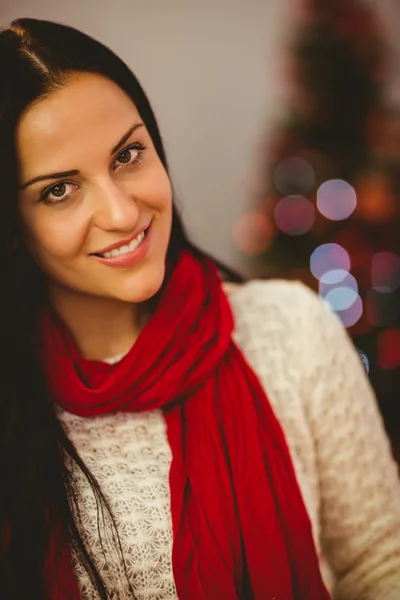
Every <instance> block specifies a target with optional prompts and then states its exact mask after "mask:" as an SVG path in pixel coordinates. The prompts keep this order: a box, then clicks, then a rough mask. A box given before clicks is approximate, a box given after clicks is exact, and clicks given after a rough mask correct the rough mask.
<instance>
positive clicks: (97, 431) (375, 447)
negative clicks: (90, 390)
mask: <svg viewBox="0 0 400 600" xmlns="http://www.w3.org/2000/svg"><path fill="white" fill-rule="evenodd" d="M226 291H227V293H228V296H229V298H230V302H231V305H232V307H233V311H234V314H235V319H236V328H235V334H234V335H235V339H236V341H237V343H238V344H239V346H240V347H241V348H242V351H243V352H244V355H245V356H246V358H247V360H248V362H249V363H250V364H251V366H252V367H253V369H254V370H255V372H256V373H257V374H258V376H259V378H260V380H261V382H262V384H263V385H264V387H265V390H266V392H267V395H268V397H269V399H270V401H271V403H272V405H273V408H274V410H275V412H276V414H277V416H278V418H279V420H280V422H281V424H282V426H283V429H284V431H285V434H286V438H287V442H288V445H289V449H290V451H291V455H292V460H293V463H294V466H295V470H296V474H297V478H298V482H299V485H300V488H301V491H302V494H303V498H304V502H305V504H306V507H307V510H308V514H309V516H310V519H311V523H312V528H313V534H314V539H315V544H316V547H317V550H318V555H319V557H320V565H321V571H322V574H323V577H324V580H325V582H326V585H327V587H328V589H329V590H330V592H331V594H332V596H333V598H335V599H337V600H339V599H340V600H400V483H399V477H398V470H397V466H396V465H395V463H394V460H393V459H392V456H391V452H390V447H389V442H388V439H387V437H386V435H385V432H384V428H383V424H382V419H381V416H380V414H379V411H378V409H377V405H376V401H375V398H374V395H373V392H372V389H371V387H370V384H369V381H368V379H367V376H366V374H365V370H364V367H363V365H362V363H361V361H360V359H359V356H358V355H357V353H356V351H355V350H354V348H353V346H352V344H351V342H350V341H349V339H348V336H347V333H346V332H345V330H344V329H343V328H342V326H341V325H340V323H339V321H338V319H337V318H336V316H335V315H334V314H332V313H331V312H330V311H329V310H328V309H327V308H326V307H325V306H324V305H323V303H322V302H321V301H320V300H319V298H318V297H317V296H316V295H315V294H314V293H313V292H311V291H310V290H309V289H308V288H306V287H305V286H303V285H302V284H300V283H297V282H285V281H268V282H262V281H253V282H250V283H247V284H244V285H238V286H236V285H232V284H227V285H226ZM58 413H59V418H60V419H61V421H62V423H63V426H64V427H65V429H66V431H67V434H68V435H69V437H70V438H71V440H72V441H73V443H74V444H75V446H76V448H77V449H78V451H79V453H80V455H81V456H82V458H83V460H84V461H85V463H86V464H87V466H88V467H89V469H90V470H91V471H92V473H93V474H94V475H95V477H96V478H97V480H98V482H99V484H100V486H101V487H102V489H103V491H104V493H105V495H106V497H107V498H108V500H109V503H110V506H111V508H112V511H113V514H114V516H115V519H116V524H117V527H118V532H119V537H120V540H121V546H122V551H123V556H124V559H125V566H126V573H127V575H128V578H129V580H130V581H131V584H132V586H133V589H134V592H135V597H136V598H137V599H138V600H176V599H177V595H176V590H175V586H174V580H173V573H172V562H171V548H172V529H171V516H170V506H169V501H170V494H169V485H168V472H169V468H170V462H171V451H170V448H169V445H168V441H167V437H166V427H165V422H164V419H163V416H162V413H161V412H160V411H151V412H147V413H142V414H134V413H133V414H132V413H118V414H110V415H102V416H98V417H94V418H81V417H77V416H75V415H72V414H70V413H68V412H65V411H62V410H59V411H58ZM78 482H79V486H80V490H81V493H82V501H81V502H82V519H83V524H84V527H85V531H86V538H87V542H88V544H89V547H90V549H91V553H92V555H93V557H94V559H95V561H96V564H97V565H98V567H99V569H100V571H101V573H102V576H103V578H104V580H105V582H106V583H107V584H108V587H109V588H110V589H112V590H113V595H112V598H120V599H121V600H125V599H127V598H129V593H128V592H127V591H126V588H127V584H126V577H125V576H124V570H123V563H122V561H121V558H120V554H119V553H118V552H117V551H116V545H115V542H113V541H112V540H106V541H105V542H104V544H103V545H105V547H104V548H103V549H102V547H101V544H100V541H99V535H98V517H99V515H98V512H97V507H96V500H95V498H94V497H93V494H92V492H91V489H90V487H89V486H88V484H87V482H86V480H85V479H84V477H83V476H81V475H78ZM99 518H100V517H99ZM100 528H102V525H101V523H100ZM104 530H105V529H104ZM265 544H268V540H265ZM74 567H75V569H76V572H77V576H78V580H79V585H80V588H81V594H82V598H83V599H84V600H86V599H90V600H92V599H94V598H96V595H95V593H94V591H93V588H92V585H91V583H90V581H89V579H88V578H87V576H86V574H85V573H84V571H83V569H82V568H81V566H80V565H79V564H78V563H77V561H76V560H75V561H74ZM282 600H284V599H282Z"/></svg>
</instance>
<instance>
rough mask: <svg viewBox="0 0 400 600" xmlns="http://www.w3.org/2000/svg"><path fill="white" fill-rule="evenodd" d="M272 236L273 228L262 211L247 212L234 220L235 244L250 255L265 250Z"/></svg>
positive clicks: (255, 254)
mask: <svg viewBox="0 0 400 600" xmlns="http://www.w3.org/2000/svg"><path fill="white" fill-rule="evenodd" d="M273 237H274V228H273V226H272V224H271V221H270V220H269V219H268V217H267V216H266V215H265V214H264V213H262V212H249V213H247V214H245V215H243V216H242V217H240V219H238V221H237V222H236V224H235V226H234V230H233V240H234V242H235V244H236V246H237V247H238V248H239V249H240V250H241V251H242V252H244V254H248V255H251V256H257V255H258V254H262V253H263V252H266V251H267V250H268V248H269V247H270V245H271V242H272V239H273Z"/></svg>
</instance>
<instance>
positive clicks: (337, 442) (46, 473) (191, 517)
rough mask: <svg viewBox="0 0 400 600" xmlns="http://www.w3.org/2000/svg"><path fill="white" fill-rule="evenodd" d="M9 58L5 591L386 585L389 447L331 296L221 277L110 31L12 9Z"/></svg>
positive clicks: (390, 591) (384, 593)
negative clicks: (20, 15)
mask: <svg viewBox="0 0 400 600" xmlns="http://www.w3.org/2000/svg"><path fill="white" fill-rule="evenodd" d="M0 64H1V67H0V69H1V72H0V77H1V79H0V80H1V92H0V93H1V100H0V101H1V113H0V115H1V116H0V127H1V131H0V140H1V144H2V147H1V150H0V154H1V157H2V162H1V165H2V166H1V169H2V172H1V181H2V205H3V215H2V220H1V226H2V227H3V231H2V232H1V236H0V239H1V243H2V252H3V256H4V257H5V260H4V261H3V289H6V290H7V294H4V296H3V302H4V308H3V311H4V312H3V314H4V315H6V318H4V319H3V323H2V327H3V330H2V339H3V340H4V343H5V348H6V355H5V357H4V358H3V361H2V369H3V373H2V377H1V385H2V386H3V389H2V394H1V399H2V417H1V438H0V439H1V461H2V462H1V467H2V478H3V487H2V493H1V499H0V503H1V504H0V506H1V513H0V514H1V520H2V524H1V527H2V531H3V535H2V555H1V556H2V558H1V570H0V583H1V588H2V597H4V598H7V600H11V599H16V598H18V599H22V598H23V599H26V598H51V600H53V599H60V598H67V599H68V600H70V599H75V598H76V599H77V598H121V599H126V598H141V599H145V598H146V599H152V600H155V599H164V600H165V599H173V598H174V599H176V598H183V599H190V600H198V599H202V600H204V599H206V600H212V599H214V598H215V599H216V598H219V599H220V598H224V600H225V599H226V600H232V599H239V598H246V599H247V598H254V599H255V600H261V599H262V600H266V599H267V598H268V599H272V598H275V599H276V600H292V599H293V600H294V599H296V600H298V599H301V600H317V599H318V600H319V599H326V598H328V597H329V595H328V592H327V589H326V588H328V589H329V591H330V592H332V593H333V594H335V595H336V596H337V597H338V598H346V599H353V598H354V599H355V598H357V600H360V599H361V598H365V599H368V600H369V599H371V600H372V599H374V600H376V598H379V599H382V600H383V599H385V600H389V599H392V598H393V599H394V598H396V599H398V597H399V592H400V502H399V500H400V487H399V482H398V476H397V469H396V467H395V464H394V462H393V460H392V458H391V455H390V449H389V444H388V441H387V439H386V437H385V433H384V430H383V427H382V423H381V420H380V418H379V413H378V411H377V407H376V404H375V400H374V398H373V394H372V391H371V389H370V386H369V384H368V381H367V379H366V377H365V374H364V372H363V367H362V365H361V363H360V361H359V358H358V357H357V355H356V353H355V352H354V350H353V349H352V346H351V344H350V343H349V341H348V339H347V337H346V334H345V333H344V332H343V330H342V329H341V327H340V325H339V324H338V322H337V320H336V319H335V317H333V316H332V315H331V314H330V313H329V312H327V310H326V309H325V308H324V307H323V305H322V304H321V303H320V301H319V300H318V298H316V297H315V296H314V295H313V294H312V293H311V292H310V291H308V290H307V289H306V288H304V287H303V286H302V285H300V284H298V283H286V282H280V281H276V282H268V283H267V282H264V283H263V282H252V283H248V284H244V285H236V284H233V283H230V284H224V285H223V286H221V283H220V278H219V276H218V273H217V271H216V268H215V267H214V263H213V262H212V261H211V260H210V259H209V258H208V257H207V256H206V255H205V254H204V253H202V252H200V251H199V250H197V249H195V248H194V247H193V246H192V245H191V244H190V243H189V242H188V241H187V239H186V237H185V235H184V232H183V229H182V226H181V224H180V221H179V218H178V215H177V212H176V210H175V207H174V205H173V202H172V191H171V184H170V180H169V176H168V171H167V165H166V159H165V155H164V151H163V147H162V142H161V138H160V134H159V132H158V128H157V124H156V121H155V118H154V115H153V113H152V110H151V108H150V106H149V103H148V101H147V99H146V97H145V95H144V93H143V91H142V89H141V87H140V85H139V84H138V82H137V80H136V79H135V77H134V76H133V75H132V73H131V72H130V71H129V69H128V68H127V67H126V65H125V64H123V63H122V62H121V61H120V60H119V59H118V58H117V57H116V56H115V55H114V54H113V53H112V52H111V51H110V50H109V49H107V48H105V47H104V46H102V45H101V44H99V43H98V42H95V41H94V40H92V39H91V38H89V37H87V36H85V35H84V34H82V33H79V32H77V31H75V30H73V29H70V28H68V27H64V26H61V25H56V24H53V23H48V22H43V21H36V20H32V19H20V20H18V21H15V22H13V23H12V25H11V26H10V27H8V28H6V29H4V30H3V31H2V32H1V33H0ZM233 315H234V319H233ZM234 321H235V325H234ZM232 336H233V338H232ZM272 409H273V410H272ZM275 415H276V416H275ZM321 573H322V575H321Z"/></svg>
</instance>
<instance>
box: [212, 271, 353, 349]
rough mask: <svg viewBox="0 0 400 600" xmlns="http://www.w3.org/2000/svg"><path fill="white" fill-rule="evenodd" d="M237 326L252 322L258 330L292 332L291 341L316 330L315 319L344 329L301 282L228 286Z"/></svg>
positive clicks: (254, 281) (318, 298)
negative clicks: (308, 331) (311, 330)
mask: <svg viewBox="0 0 400 600" xmlns="http://www.w3.org/2000/svg"><path fill="white" fill-rule="evenodd" d="M224 290H225V293H226V294H227V296H228V298H229V302H230V304H231V307H232V310H233V313H234V315H235V320H236V326H237V328H239V329H240V327H241V325H242V324H243V323H244V322H246V323H248V324H249V323H251V324H253V326H254V327H255V328H256V329H257V330H260V328H261V330H262V331H265V330H266V328H267V329H268V328H273V329H274V330H275V331H277V330H280V331H285V330H290V334H291V338H292V340H293V338H295V337H296V336H301V337H303V336H304V334H305V332H306V331H307V330H308V329H313V328H314V325H315V320H314V319H315V317H316V316H318V318H319V320H321V319H322V320H323V321H324V322H327V323H329V324H330V326H333V327H334V328H337V327H339V328H342V326H341V324H340V322H339V319H338V318H337V317H336V315H335V314H334V313H333V312H332V311H331V310H330V309H329V308H328V307H327V306H326V305H325V304H324V302H323V301H322V300H321V299H320V297H319V296H318V295H317V294H316V293H315V292H314V291H313V290H311V289H310V288H309V287H307V286H306V285H305V284H303V283H302V282H300V281H288V280H283V279H271V280H252V281H249V282H246V283H244V284H232V283H225V284H224Z"/></svg>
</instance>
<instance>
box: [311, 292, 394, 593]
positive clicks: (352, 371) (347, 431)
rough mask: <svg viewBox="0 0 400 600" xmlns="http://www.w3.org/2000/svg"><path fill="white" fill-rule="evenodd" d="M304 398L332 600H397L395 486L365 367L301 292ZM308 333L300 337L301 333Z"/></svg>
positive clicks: (314, 299)
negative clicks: (333, 582) (331, 578)
mask: <svg viewBox="0 0 400 600" xmlns="http://www.w3.org/2000/svg"><path fill="white" fill-rule="evenodd" d="M304 298H305V301H304V305H303V309H304V311H305V313H306V314H303V320H302V323H303V327H302V329H303V332H302V334H303V336H304V337H303V349H304V354H303V359H302V360H303V361H304V362H303V365H304V368H303V388H302V389H303V393H304V399H305V410H306V414H307V418H308V421H309V426H310V429H311V432H312V436H313V441H314V445H315V452H316V457H317V468H318V473H319V487H320V523H321V528H320V531H321V539H320V543H321V546H322V548H323V551H324V554H325V556H326V557H327V559H328V561H329V563H330V564H331V567H332V568H333V570H334V572H335V574H336V577H337V585H336V589H335V593H334V598H335V600H336V599H337V600H399V599H400V479H399V473H398V468H397V464H396V463H395V461H394V459H393V457H392V453H391V449H390V444H389V441H388V438H387V436H386V433H385V430H384V426H383V420H382V417H381V415H380V412H379V410H378V406H377V402H376V399H375V396H374V392H373V390H372V388H371V385H370V383H369V380H368V377H367V375H366V373H365V369H364V366H363V364H362V362H361V360H360V357H359V356H358V354H357V351H356V350H355V349H354V346H353V344H352V342H351V341H350V339H349V337H348V334H347V332H346V330H345V329H344V328H343V327H342V325H341V323H340V322H339V320H338V318H337V317H336V315H335V314H333V313H332V312H331V311H330V310H329V309H328V308H327V307H326V306H325V305H324V304H323V302H322V301H321V300H320V299H319V298H318V296H316V295H315V294H314V293H313V292H311V290H309V289H308V288H304ZM304 329H305V330H304Z"/></svg>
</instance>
